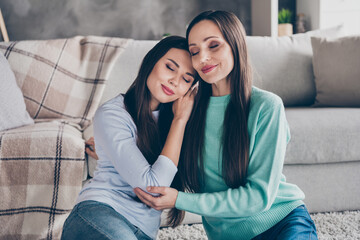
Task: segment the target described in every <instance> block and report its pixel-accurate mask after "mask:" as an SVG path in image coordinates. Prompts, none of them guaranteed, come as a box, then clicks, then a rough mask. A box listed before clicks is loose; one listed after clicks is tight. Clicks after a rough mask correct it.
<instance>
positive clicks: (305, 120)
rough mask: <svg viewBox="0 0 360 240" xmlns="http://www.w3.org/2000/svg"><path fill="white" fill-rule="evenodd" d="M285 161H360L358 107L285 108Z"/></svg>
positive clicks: (293, 162)
mask: <svg viewBox="0 0 360 240" xmlns="http://www.w3.org/2000/svg"><path fill="white" fill-rule="evenodd" d="M285 111H286V118H287V120H288V123H289V126H290V132H291V140H290V142H289V144H288V147H287V151H286V156H285V164H319V163H336V162H352V161H360V108H310V107H309V108H286V110H285Z"/></svg>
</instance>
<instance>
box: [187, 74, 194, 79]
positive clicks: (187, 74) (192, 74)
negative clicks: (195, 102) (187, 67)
mask: <svg viewBox="0 0 360 240" xmlns="http://www.w3.org/2000/svg"><path fill="white" fill-rule="evenodd" d="M186 75H189V76H191V77H193V78H194V79H195V76H194V75H193V74H191V73H188V72H187V73H186Z"/></svg>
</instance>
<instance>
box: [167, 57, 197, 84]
mask: <svg viewBox="0 0 360 240" xmlns="http://www.w3.org/2000/svg"><path fill="white" fill-rule="evenodd" d="M167 60H169V61H171V62H172V63H174V64H175V65H176V67H178V68H179V64H177V62H175V61H174V60H172V59H170V58H168V59H167ZM186 74H187V75H189V76H191V77H193V78H194V79H195V76H194V75H193V74H191V73H188V72H187V73H186Z"/></svg>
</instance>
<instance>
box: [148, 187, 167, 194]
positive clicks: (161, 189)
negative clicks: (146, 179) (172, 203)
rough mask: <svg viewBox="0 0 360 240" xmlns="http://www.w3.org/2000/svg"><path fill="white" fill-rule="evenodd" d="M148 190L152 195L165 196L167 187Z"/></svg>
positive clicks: (149, 188)
mask: <svg viewBox="0 0 360 240" xmlns="http://www.w3.org/2000/svg"><path fill="white" fill-rule="evenodd" d="M146 190H147V191H148V192H151V193H158V194H160V195H165V192H166V187H147V188H146Z"/></svg>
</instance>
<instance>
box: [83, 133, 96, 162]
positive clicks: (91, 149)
mask: <svg viewBox="0 0 360 240" xmlns="http://www.w3.org/2000/svg"><path fill="white" fill-rule="evenodd" d="M85 152H86V153H87V154H88V155H89V156H90V157H92V158H95V159H96V160H99V157H98V155H97V154H96V151H95V141H94V137H91V138H89V139H88V140H87V141H86V142H85Z"/></svg>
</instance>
